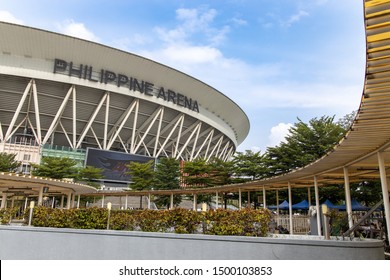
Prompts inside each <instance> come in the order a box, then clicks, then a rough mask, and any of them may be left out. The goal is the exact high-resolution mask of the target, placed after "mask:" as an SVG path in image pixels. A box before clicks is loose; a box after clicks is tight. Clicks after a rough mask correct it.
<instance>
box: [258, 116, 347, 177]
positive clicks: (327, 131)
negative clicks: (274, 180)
mask: <svg viewBox="0 0 390 280" xmlns="http://www.w3.org/2000/svg"><path fill="white" fill-rule="evenodd" d="M344 134H345V129H344V128H343V127H341V126H340V125H339V124H337V123H335V122H334V117H327V116H323V117H321V118H313V119H311V120H310V121H309V122H308V123H304V122H303V121H302V120H300V119H299V118H298V122H297V123H295V124H294V126H292V127H291V128H290V129H289V134H288V135H287V136H286V138H285V141H284V142H282V143H281V144H280V145H279V146H276V147H269V148H267V151H266V154H265V158H264V160H265V165H266V167H267V176H275V175H280V174H283V173H286V172H289V171H292V170H294V169H297V168H300V167H303V166H305V165H307V164H309V163H310V162H313V161H315V160H317V159H319V158H320V157H322V156H324V155H325V154H326V153H327V152H328V151H330V150H331V149H332V148H333V147H334V146H335V145H336V144H337V143H338V142H339V141H340V139H341V138H342V137H343V136H344Z"/></svg>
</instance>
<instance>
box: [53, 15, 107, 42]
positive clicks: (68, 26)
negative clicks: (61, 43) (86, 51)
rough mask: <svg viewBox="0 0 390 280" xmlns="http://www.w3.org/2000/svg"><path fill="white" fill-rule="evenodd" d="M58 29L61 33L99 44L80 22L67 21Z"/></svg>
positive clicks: (95, 37) (94, 36)
mask: <svg viewBox="0 0 390 280" xmlns="http://www.w3.org/2000/svg"><path fill="white" fill-rule="evenodd" d="M59 29H60V31H61V32H62V33H64V34H66V35H69V36H73V37H77V38H81V39H85V40H89V41H95V42H99V41H100V39H99V38H98V37H97V36H96V35H95V34H94V33H93V32H91V31H89V30H88V29H87V28H86V27H85V26H84V23H80V22H74V21H73V20H67V21H65V22H63V23H62V24H61V25H60V26H59Z"/></svg>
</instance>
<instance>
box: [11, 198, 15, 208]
mask: <svg viewBox="0 0 390 280" xmlns="http://www.w3.org/2000/svg"><path fill="white" fill-rule="evenodd" d="M14 206H15V197H14V196H13V197H12V199H11V208H14Z"/></svg>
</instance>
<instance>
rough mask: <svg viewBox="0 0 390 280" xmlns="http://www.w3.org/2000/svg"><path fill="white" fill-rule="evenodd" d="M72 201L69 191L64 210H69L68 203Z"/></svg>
mask: <svg viewBox="0 0 390 280" xmlns="http://www.w3.org/2000/svg"><path fill="white" fill-rule="evenodd" d="M71 199H72V191H69V193H68V198H67V199H66V209H70V201H71Z"/></svg>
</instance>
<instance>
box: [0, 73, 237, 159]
mask: <svg viewBox="0 0 390 280" xmlns="http://www.w3.org/2000/svg"><path fill="white" fill-rule="evenodd" d="M0 94H1V96H2V101H1V104H0V142H10V141H12V139H13V138H14V137H15V136H16V135H20V134H22V133H23V131H26V129H29V130H30V132H32V134H33V137H34V138H35V140H36V142H37V144H38V145H40V146H42V147H43V146H45V145H48V144H50V145H62V146H69V147H71V148H73V149H80V148H85V147H87V146H90V147H97V148H100V149H103V150H119V151H123V152H126V153H131V154H142V155H147V156H151V157H160V156H166V157H174V158H177V159H182V160H193V159H195V158H203V159H206V160H209V159H210V158H212V157H217V158H220V159H223V160H226V159H228V158H229V157H230V156H231V155H232V154H233V153H234V151H235V145H234V143H233V142H232V141H231V140H230V139H229V138H228V137H226V136H225V135H224V134H222V133H221V132H220V131H218V130H217V129H215V128H214V127H212V126H210V125H209V124H207V123H205V122H202V121H200V120H197V119H195V118H193V117H192V116H189V115H186V114H185V113H183V112H180V111H175V110H173V109H171V108H167V107H164V106H162V105H161V104H157V103H152V102H148V101H145V100H142V99H139V98H135V97H132V96H124V95H123V94H118V93H115V92H108V91H104V90H97V89H90V88H87V87H83V86H79V85H75V84H70V85H69V84H63V83H59V82H54V81H46V80H38V79H26V78H25V77H15V76H9V75H1V76H0Z"/></svg>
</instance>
